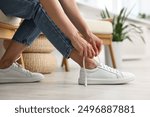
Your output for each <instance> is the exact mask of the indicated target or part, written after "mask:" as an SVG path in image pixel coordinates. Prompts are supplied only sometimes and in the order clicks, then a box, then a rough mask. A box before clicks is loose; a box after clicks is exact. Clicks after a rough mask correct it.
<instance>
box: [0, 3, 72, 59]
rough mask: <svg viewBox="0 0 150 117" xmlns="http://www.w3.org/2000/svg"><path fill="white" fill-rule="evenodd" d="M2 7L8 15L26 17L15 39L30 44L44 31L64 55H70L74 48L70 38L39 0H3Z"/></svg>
mask: <svg viewBox="0 0 150 117" xmlns="http://www.w3.org/2000/svg"><path fill="white" fill-rule="evenodd" d="M0 9H1V10H2V11H3V12H4V13H5V14H6V15H8V16H16V17H20V18H23V19H25V20H24V21H23V23H22V24H21V25H20V27H19V28H18V30H17V31H16V33H15V35H14V37H13V40H15V41H17V42H19V43H22V44H25V45H30V44H31V43H32V42H33V41H34V40H35V39H36V37H37V36H38V35H39V34H40V32H43V33H44V34H45V35H46V37H47V38H48V40H49V41H50V42H51V43H52V44H53V45H54V46H55V47H56V49H58V51H59V52H60V53H61V54H62V55H63V56H64V57H66V58H68V57H69V55H70V53H71V51H72V50H73V46H72V44H71V42H70V40H69V39H68V38H67V37H66V36H65V35H64V33H63V32H62V31H61V30H60V29H59V28H58V27H57V26H56V24H55V23H54V22H53V20H52V19H51V18H50V17H49V16H48V15H47V14H46V12H45V11H44V9H43V8H42V6H41V4H40V3H39V0H1V1H0Z"/></svg>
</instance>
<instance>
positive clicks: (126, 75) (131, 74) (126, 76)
mask: <svg viewBox="0 0 150 117" xmlns="http://www.w3.org/2000/svg"><path fill="white" fill-rule="evenodd" d="M122 75H123V77H124V78H130V79H134V78H135V75H134V74H133V73H129V72H123V73H122Z"/></svg>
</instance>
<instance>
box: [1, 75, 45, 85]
mask: <svg viewBox="0 0 150 117" xmlns="http://www.w3.org/2000/svg"><path fill="white" fill-rule="evenodd" d="M42 79H43V78H17V77H4V78H0V84H2V83H32V82H40V81H41V80H42Z"/></svg>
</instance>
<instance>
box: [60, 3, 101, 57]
mask: <svg viewBox="0 0 150 117" xmlns="http://www.w3.org/2000/svg"><path fill="white" fill-rule="evenodd" d="M59 2H60V3H61V5H62V7H63V9H64V11H65V13H66V14H67V16H68V17H69V19H70V20H71V22H72V23H73V24H74V26H75V27H76V28H77V29H78V30H79V32H80V33H81V34H82V35H83V36H84V38H85V39H86V40H87V41H88V42H90V43H91V44H92V46H93V48H94V50H95V52H96V53H97V54H98V53H99V52H100V49H101V43H102V42H101V40H100V39H99V38H97V37H96V36H95V35H94V34H93V33H92V32H91V31H90V29H89V27H88V26H87V24H86V23H85V21H84V19H83V17H82V16H81V14H80V11H79V9H78V7H77V4H76V0H59Z"/></svg>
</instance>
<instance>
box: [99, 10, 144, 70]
mask: <svg viewBox="0 0 150 117" xmlns="http://www.w3.org/2000/svg"><path fill="white" fill-rule="evenodd" d="M130 12H131V11H130ZM130 12H127V8H122V9H121V10H120V12H119V15H114V16H111V15H110V13H109V11H108V10H107V8H105V10H103V11H102V12H101V17H102V18H103V19H112V25H113V34H112V35H113V50H114V55H115V60H116V66H117V68H121V63H122V56H121V46H122V43H121V42H123V41H124V40H126V39H128V40H129V41H131V42H133V40H132V36H131V37H130V33H131V32H132V33H134V35H136V36H138V37H140V38H141V39H142V40H143V42H144V43H145V40H144V38H143V36H142V34H143V31H142V29H141V27H139V26H136V25H135V24H129V23H127V18H128V16H129V14H130ZM106 58H110V57H106ZM106 61H107V60H106ZM108 64H109V65H110V66H111V64H110V63H108Z"/></svg>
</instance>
